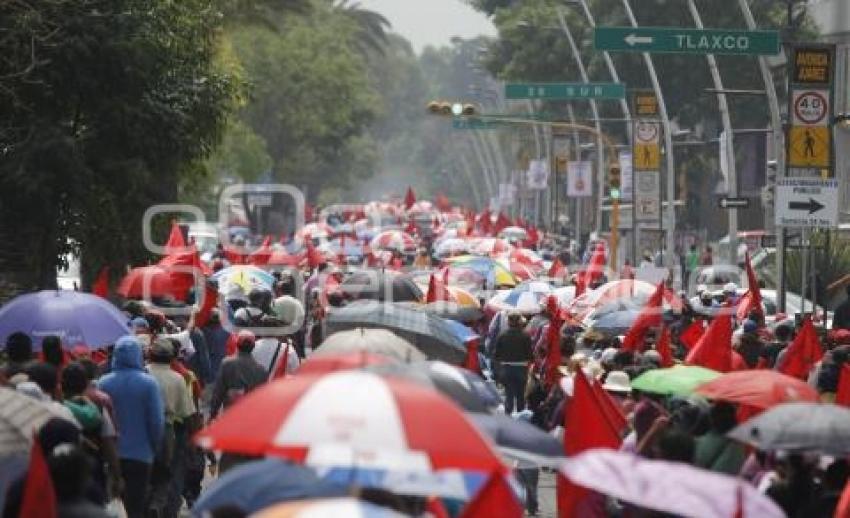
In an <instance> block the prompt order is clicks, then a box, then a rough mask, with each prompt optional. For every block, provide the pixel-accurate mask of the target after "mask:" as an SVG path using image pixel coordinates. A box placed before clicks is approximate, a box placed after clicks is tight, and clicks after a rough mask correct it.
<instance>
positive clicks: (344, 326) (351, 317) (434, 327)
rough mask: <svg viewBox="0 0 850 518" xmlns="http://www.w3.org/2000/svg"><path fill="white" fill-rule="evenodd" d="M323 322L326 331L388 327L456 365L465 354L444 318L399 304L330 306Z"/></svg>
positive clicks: (431, 356) (430, 354)
mask: <svg viewBox="0 0 850 518" xmlns="http://www.w3.org/2000/svg"><path fill="white" fill-rule="evenodd" d="M325 324H326V327H327V331H328V334H331V333H334V332H337V331H345V330H348V329H356V328H359V327H364V328H381V329H389V330H390V331H392V332H394V333H395V334H397V335H398V336H400V337H402V338H404V339H405V340H407V341H408V342H410V343H411V344H413V345H414V346H415V347H416V348H417V349H419V350H420V351H422V352H423V353H425V356H427V357H428V358H429V359H432V360H443V361H445V362H448V363H452V364H456V365H459V364H461V363H463V360H464V358H465V357H466V346H465V345H464V344H463V342H462V341H461V339H460V337H458V336H457V333H456V332H454V330H453V329H452V327H451V326H450V324H449V323H448V322H447V321H446V320H444V319H442V318H440V317H438V316H436V315H432V314H430V313H426V312H424V311H418V310H414V309H411V308H407V307H404V305H402V304H389V303H386V302H376V301H368V300H363V301H357V302H353V303H351V304H349V305H347V306H345V307H342V308H331V309H330V310H329V311H328V316H327V318H326V319H325Z"/></svg>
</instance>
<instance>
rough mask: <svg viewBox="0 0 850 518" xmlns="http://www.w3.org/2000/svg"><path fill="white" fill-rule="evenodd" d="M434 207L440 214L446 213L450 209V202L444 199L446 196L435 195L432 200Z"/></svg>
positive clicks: (441, 194)
mask: <svg viewBox="0 0 850 518" xmlns="http://www.w3.org/2000/svg"><path fill="white" fill-rule="evenodd" d="M434 205H436V206H437V209H438V210H439V211H440V212H448V211H450V210H451V208H452V204H451V202H450V201H449V199H448V198H446V195H445V194H443V193H439V194H437V197H436V198H435V199H434Z"/></svg>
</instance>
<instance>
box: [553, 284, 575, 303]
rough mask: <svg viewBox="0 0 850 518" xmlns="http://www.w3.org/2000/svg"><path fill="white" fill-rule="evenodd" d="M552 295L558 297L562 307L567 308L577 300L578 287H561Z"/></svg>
mask: <svg viewBox="0 0 850 518" xmlns="http://www.w3.org/2000/svg"><path fill="white" fill-rule="evenodd" d="M552 294H553V295H555V296H556V297H558V303H559V304H560V305H561V307H567V306H569V304H570V303H571V302H572V301H573V299H575V298H576V287H575V286H561V287H560V288H555V289H554V290H553V291H552Z"/></svg>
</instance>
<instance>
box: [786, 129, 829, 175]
mask: <svg viewBox="0 0 850 518" xmlns="http://www.w3.org/2000/svg"><path fill="white" fill-rule="evenodd" d="M829 131H830V128H829V127H828V126H792V127H791V129H790V130H789V131H788V166H789V167H802V168H812V167H829V166H830V158H831V156H832V149H831V145H830V138H829Z"/></svg>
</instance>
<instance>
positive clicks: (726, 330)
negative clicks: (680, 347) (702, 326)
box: [685, 308, 732, 372]
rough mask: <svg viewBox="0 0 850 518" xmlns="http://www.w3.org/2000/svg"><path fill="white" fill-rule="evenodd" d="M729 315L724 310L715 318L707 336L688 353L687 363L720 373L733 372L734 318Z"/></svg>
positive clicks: (707, 331) (706, 333) (706, 332)
mask: <svg viewBox="0 0 850 518" xmlns="http://www.w3.org/2000/svg"><path fill="white" fill-rule="evenodd" d="M729 313H730V311H729V310H728V309H726V308H724V309H723V310H721V311H720V312H719V313H718V314H717V316H716V317H714V320H713V321H712V322H711V325H709V326H708V329H706V330H705V334H704V335H702V337H701V338H700V339H699V341H698V342H697V343H696V345H694V348H693V349H691V350H690V351H689V352H688V356H687V357H686V358H685V363H688V364H690V365H699V366H700V367H705V368H707V369H713V370H716V371H718V372H729V371H730V370H732V317H731V315H730V314H729Z"/></svg>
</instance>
